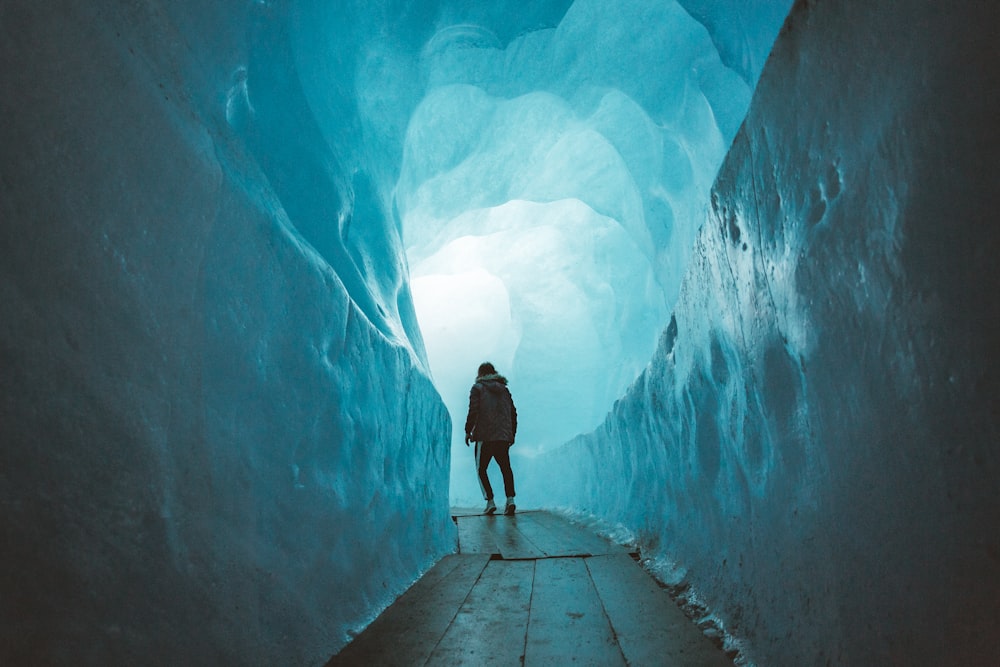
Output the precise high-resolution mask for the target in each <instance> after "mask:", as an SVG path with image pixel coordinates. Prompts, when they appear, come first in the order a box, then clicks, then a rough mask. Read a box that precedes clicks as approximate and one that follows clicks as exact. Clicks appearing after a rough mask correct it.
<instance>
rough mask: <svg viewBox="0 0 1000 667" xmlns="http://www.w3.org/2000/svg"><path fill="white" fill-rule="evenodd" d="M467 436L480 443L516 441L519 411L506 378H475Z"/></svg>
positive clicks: (467, 423)
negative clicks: (515, 406)
mask: <svg viewBox="0 0 1000 667" xmlns="http://www.w3.org/2000/svg"><path fill="white" fill-rule="evenodd" d="M465 433H466V435H468V436H469V440H475V441H477V442H511V443H512V442H514V437H515V436H516V435H517V410H516V409H515V408H514V399H512V398H511V396H510V391H509V390H508V389H507V378H505V377H504V376H502V375H496V374H494V375H484V376H483V377H480V378H476V384H474V385H472V390H471V391H470V392H469V416H468V417H467V418H466V420H465Z"/></svg>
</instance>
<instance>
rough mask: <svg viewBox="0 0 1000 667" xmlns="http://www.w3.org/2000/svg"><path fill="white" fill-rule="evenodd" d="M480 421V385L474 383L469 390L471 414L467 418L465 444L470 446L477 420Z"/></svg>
mask: <svg viewBox="0 0 1000 667" xmlns="http://www.w3.org/2000/svg"><path fill="white" fill-rule="evenodd" d="M477 421H479V385H478V384H474V385H472V389H470V390H469V416H468V417H466V418H465V446H466V447H468V446H469V441H470V440H472V437H473V435H474V434H475V432H476V422H477Z"/></svg>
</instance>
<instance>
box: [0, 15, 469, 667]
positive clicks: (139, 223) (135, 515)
mask: <svg viewBox="0 0 1000 667" xmlns="http://www.w3.org/2000/svg"><path fill="white" fill-rule="evenodd" d="M230 4H232V3H230ZM243 5H245V6H244V7H241V8H240V9H236V8H235V7H232V6H231V7H229V8H228V9H225V10H224V9H222V8H221V6H216V5H212V7H211V8H209V7H208V5H206V4H205V3H167V4H164V5H160V4H158V3H155V2H145V3H111V2H95V3H58V4H51V3H48V4H47V3H3V5H2V8H0V31H2V34H0V38H2V39H0V44H2V46H0V71H2V72H3V77H2V78H0V116H2V118H3V122H2V123H0V146H2V147H3V149H2V155H0V221H2V223H0V255H2V261H0V365H2V368H3V372H2V374H0V397H2V398H0V443H2V446H0V508H2V509H0V530H2V541H3V548H2V550H0V591H2V594H0V621H2V622H0V663H3V664H9V665H15V664H17V665H28V664H69V663H80V664H231V665H238V664H243V665H251V664H273V665H279V664H280V665H293V664H322V663H323V662H324V661H325V660H326V659H327V658H328V657H329V656H330V655H331V654H332V653H333V652H334V651H335V650H336V649H337V648H339V647H340V646H341V645H342V644H343V643H344V642H346V641H347V639H348V637H349V633H350V632H351V631H353V630H356V629H358V628H359V627H361V626H363V625H364V624H365V623H366V622H367V621H368V620H370V619H371V618H372V616H373V615H374V614H375V613H377V612H378V611H379V610H380V609H381V608H382V607H384V606H385V605H387V604H388V603H389V602H391V600H392V599H393V597H394V596H395V595H397V594H398V593H400V592H401V591H402V590H404V589H405V588H406V587H407V586H408V585H409V584H410V583H411V582H412V581H413V580H414V579H415V578H416V577H417V576H418V575H419V574H420V573H421V572H422V571H423V570H424V569H426V568H428V567H429V566H430V565H431V564H432V563H433V562H434V561H435V560H436V559H437V558H439V557H440V556H441V555H442V554H444V553H447V552H448V551H450V550H452V549H453V548H454V532H453V531H454V528H453V525H452V524H451V522H450V521H449V520H448V496H447V480H448V454H449V452H448V440H449V438H450V424H449V421H448V415H447V412H446V410H445V407H444V405H443V403H442V402H441V400H440V398H439V396H438V394H437V392H436V391H435V390H434V388H433V386H432V385H431V383H430V380H429V379H428V377H427V374H426V371H424V370H422V368H421V363H420V356H421V354H422V351H421V346H420V343H419V337H418V336H414V337H412V338H411V337H410V334H411V333H414V332H415V331H416V330H415V328H412V327H410V325H412V324H413V317H412V308H410V307H409V301H408V298H407V297H406V288H405V284H404V282H403V278H402V276H403V275H404V271H405V269H404V259H403V256H402V253H401V252H400V250H399V248H400V247H401V245H400V242H399V237H398V232H397V231H396V227H395V225H393V224H392V223H391V219H389V218H387V217H385V216H380V215H379V213H378V205H377V201H378V193H377V192H374V191H373V189H372V188H370V187H368V185H367V181H366V179H368V180H372V179H371V176H370V175H371V173H372V170H371V169H369V168H368V166H367V163H365V162H364V160H362V159H360V158H356V157H355V156H353V155H351V154H349V153H348V152H347V151H346V149H344V148H343V146H337V147H336V149H334V148H331V146H330V145H329V144H325V143H323V141H322V137H321V133H320V131H319V129H318V127H317V125H318V123H317V122H316V121H315V119H313V118H312V115H311V111H310V110H309V107H308V104H307V103H306V102H305V100H304V98H303V96H302V93H301V90H298V88H297V83H296V82H297V81H298V76H297V70H296V67H295V63H294V58H293V57H292V56H291V55H290V44H289V42H288V41H287V35H286V34H285V26H286V22H285V20H284V17H283V16H282V15H281V14H280V13H278V12H276V11H272V9H271V8H269V7H268V6H267V5H264V4H261V3H254V4H253V5H251V3H243ZM252 26H256V29H258V30H260V35H259V36H258V37H257V38H254V39H250V40H249V41H248V34H247V33H248V30H249V29H250V28H251V27H252ZM279 75H280V76H279ZM227 91H228V95H227ZM344 106H349V104H348V103H345V105H344ZM341 118H342V120H343V122H345V123H349V122H350V118H349V117H347V116H342V117H341ZM373 202H374V203H373ZM331 222H332V223H333V224H329V223H331ZM407 309H409V315H407ZM408 327H410V328H409V331H408Z"/></svg>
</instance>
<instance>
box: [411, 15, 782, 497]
mask: <svg viewBox="0 0 1000 667" xmlns="http://www.w3.org/2000/svg"><path fill="white" fill-rule="evenodd" d="M774 6H777V5H776V4H775V5H774ZM774 6H772V8H771V11H770V12H764V13H763V14H764V17H763V18H761V19H756V21H757V22H754V21H747V22H746V23H745V24H743V25H741V26H738V27H734V25H733V24H732V23H727V24H726V25H725V29H724V30H723V32H724V33H726V34H722V33H720V35H718V36H716V37H715V42H713V35H711V34H710V33H709V32H708V31H707V30H706V29H705V27H704V26H703V25H702V24H701V23H699V22H698V21H696V20H695V19H693V18H692V16H691V15H690V14H689V13H688V12H687V11H685V9H684V8H682V7H681V6H680V5H679V4H677V3H674V2H662V1H661V0H641V1H639V2H630V3H627V4H626V5H624V6H619V5H614V4H609V3H606V2H599V1H595V0H577V2H575V3H573V4H572V5H571V6H570V7H569V8H568V10H567V11H566V13H565V15H564V16H563V17H561V19H560V20H559V21H558V24H557V25H553V26H552V27H550V28H547V29H538V30H533V31H529V32H525V33H524V34H521V35H518V36H516V37H515V38H513V39H511V40H510V41H509V42H508V41H505V40H502V39H501V38H500V37H498V35H497V34H496V33H495V32H494V31H493V30H491V26H489V25H474V24H469V23H462V24H456V25H450V26H443V27H441V28H439V29H438V31H437V32H436V33H435V34H434V35H433V36H432V37H431V38H430V39H429V40H428V41H427V42H426V43H425V44H424V46H423V47H422V50H421V57H420V60H419V63H418V65H419V66H418V68H417V71H419V73H420V75H421V78H422V80H424V81H426V92H425V93H424V94H423V95H422V97H421V98H420V100H419V105H418V106H417V107H416V108H415V110H414V112H413V114H412V116H411V117H410V118H409V122H408V125H407V131H406V140H405V144H404V152H403V163H402V168H401V173H400V176H399V183H398V185H397V188H396V193H395V194H396V206H397V207H398V210H399V214H400V217H401V221H402V225H403V233H404V241H405V245H406V248H407V255H408V258H409V262H410V267H411V270H412V273H413V275H414V277H415V281H414V290H415V292H416V307H417V312H418V316H419V319H420V323H421V328H422V330H423V334H424V337H425V339H426V340H427V344H428V352H429V362H430V365H431V368H432V370H433V373H434V377H435V384H436V386H437V387H438V388H439V390H440V391H441V393H442V396H443V397H444V399H445V402H446V403H447V405H448V407H449V409H450V411H451V414H452V417H453V423H454V424H455V437H454V443H455V444H454V449H453V454H452V456H453V463H452V464H453V475H452V500H453V502H456V503H459V504H466V503H469V502H478V490H477V488H476V484H475V481H474V476H473V475H472V474H470V461H471V459H470V456H469V454H468V452H467V451H466V450H465V448H464V447H462V446H461V425H462V423H464V416H465V410H466V407H467V405H466V402H467V399H468V391H469V385H470V384H471V382H472V380H473V379H474V375H475V368H476V366H477V365H478V363H479V362H480V361H483V360H486V359H489V360H491V361H493V362H494V363H495V364H496V365H497V366H498V368H499V369H500V370H501V372H503V373H504V374H506V375H507V377H508V378H509V379H510V381H511V390H512V392H513V394H514V398H515V401H516V402H517V403H518V404H519V405H522V406H524V409H523V410H521V412H520V414H521V415H522V420H521V423H520V431H519V432H520V437H519V444H518V446H517V448H516V449H515V450H514V451H515V453H517V454H521V455H525V454H527V455H531V454H533V453H535V452H538V451H544V450H545V449H547V448H551V447H552V446H555V445H558V444H559V443H562V442H564V441H565V440H566V439H568V438H569V437H572V436H573V435H575V434H577V433H579V432H582V431H586V430H589V429H591V428H593V427H594V426H596V425H597V424H598V423H599V422H600V421H601V420H602V419H603V418H604V415H605V414H606V412H607V409H608V406H609V405H610V404H611V403H612V401H613V400H614V399H615V398H616V397H618V396H619V395H621V393H622V392H623V391H624V389H625V388H626V387H627V386H628V384H629V383H630V382H631V381H632V380H633V379H634V378H635V377H636V375H637V374H638V373H639V372H640V371H641V370H642V368H643V367H644V366H645V364H646V363H647V361H648V359H649V356H650V355H651V354H652V351H653V349H654V348H655V343H656V339H657V336H658V335H659V332H660V330H661V329H662V327H663V322H664V321H665V320H666V313H667V312H668V309H669V308H670V307H671V306H672V305H673V303H674V300H675V299H676V296H677V291H678V288H679V285H680V281H681V278H682V276H683V274H684V271H685V269H686V266H687V258H688V256H689V253H690V249H691V244H692V242H693V239H694V235H695V233H696V231H697V228H698V226H699V225H700V224H701V221H702V219H703V217H704V211H705V207H706V205H707V201H708V191H709V187H710V185H711V182H712V179H713V178H714V176H715V173H716V170H717V169H718V166H719V164H720V163H721V161H722V157H723V155H724V153H725V150H726V147H727V146H728V144H729V141H730V140H731V139H732V137H733V136H734V134H735V131H736V128H737V126H738V124H739V122H740V120H741V119H742V117H743V114H744V113H745V109H746V105H747V104H748V101H749V96H750V89H751V85H752V83H753V82H755V79H756V72H757V71H759V66H760V63H761V62H762V61H763V55H764V54H766V52H767V49H768V48H769V46H770V43H769V42H767V43H766V44H765V43H764V41H763V40H764V38H763V37H762V35H770V36H771V37H773V34H774V32H775V31H776V30H777V26H778V25H779V24H780V20H781V16H778V15H776V13H775V11H774ZM701 10H702V12H701V13H702V14H704V15H705V16H706V17H707V16H708V15H709V14H711V15H712V16H713V17H715V18H716V19H717V18H718V16H717V15H716V14H715V12H718V11H720V10H718V8H713V9H709V8H704V7H702V8H701ZM738 13H739V12H734V14H733V15H734V16H736V15H737V14H738ZM707 22H708V21H706V23H707ZM726 31H728V32H726ZM749 33H753V36H752V37H751V36H749V35H748V34H749ZM734 35H735V36H734ZM730 42H732V43H730ZM719 44H722V45H723V47H725V49H727V51H726V53H727V57H729V58H730V59H731V60H732V59H735V60H740V59H741V58H742V60H741V61H740V62H741V63H742V65H741V67H742V68H743V69H742V71H743V72H745V78H743V77H741V76H740V74H739V73H738V72H737V71H736V70H734V69H731V68H730V67H727V66H726V64H724V63H723V62H722V60H721V59H720V54H719V48H720V47H719V46H718V45H719ZM736 51H739V52H740V53H741V54H742V55H734V53H736ZM751 52H752V54H751ZM751 55H752V57H751ZM755 67H756V68H757V69H756V70H755V69H754V68H755ZM477 272H478V273H477ZM478 286H482V288H483V290H484V292H483V293H480V292H479V290H478V289H476V288H477V287H478ZM487 309H495V313H493V314H492V315H489V316H488V317H487V318H486V319H484V310H487ZM486 322H489V325H488V326H485V323H486ZM476 343H478V344H476ZM529 502H530V501H529Z"/></svg>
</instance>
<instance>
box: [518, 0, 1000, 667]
mask: <svg viewBox="0 0 1000 667" xmlns="http://www.w3.org/2000/svg"><path fill="white" fill-rule="evenodd" d="M998 25H1000V15H998V9H997V7H996V6H995V5H989V4H983V3H980V4H975V5H963V6H962V8H961V9H959V8H957V7H956V8H955V9H954V11H952V10H949V11H942V10H941V9H940V7H939V6H938V5H937V3H931V2H917V1H913V2H905V3H902V4H900V3H889V2H885V3H874V4H873V3H870V2H860V1H859V2H848V3H800V4H799V5H797V7H796V9H795V10H794V11H793V13H792V15H791V16H790V17H789V21H788V23H787V24H786V27H785V29H784V31H783V33H782V35H781V37H780V38H779V40H778V42H777V44H776V45H775V49H774V51H773V53H772V55H771V59H770V60H769V61H768V66H767V67H766V68H765V71H764V73H763V75H762V77H761V80H760V84H759V86H758V88H757V90H756V92H755V97H754V101H753V103H752V106H751V111H750V113H749V116H748V118H747V121H746V123H745V125H744V126H743V128H742V130H741V132H740V133H739V135H738V136H737V138H736V140H735V142H734V144H733V146H732V149H731V150H730V152H729V154H728V156H727V158H726V161H725V163H724V165H723V167H722V169H721V171H720V174H719V177H718V180H717V181H716V184H715V186H714V189H713V192H712V199H711V202H712V204H711V211H710V214H709V215H708V216H707V219H706V224H705V225H704V227H703V228H702V231H701V233H700V235H699V237H698V240H697V243H696V245H695V253H694V257H693V259H692V261H691V265H690V270H689V272H688V274H687V277H686V278H685V281H684V284H683V287H682V289H681V294H680V297H679V299H678V302H677V307H676V310H675V313H674V315H673V317H672V318H671V321H670V324H669V326H668V327H667V328H666V330H665V331H664V334H663V336H662V338H661V340H660V344H659V347H658V349H657V352H656V354H655V356H654V358H653V360H652V363H651V365H650V367H649V368H648V369H647V370H646V371H645V372H644V373H643V375H642V376H641V377H640V378H639V379H638V380H637V382H636V383H635V384H634V385H633V386H632V387H631V388H630V390H629V392H628V393H627V394H626V395H625V396H624V397H623V398H622V399H621V400H620V401H618V402H617V403H616V404H615V407H614V410H613V412H612V414H611V415H610V416H609V418H608V420H607V421H606V422H605V423H604V424H603V425H602V426H601V427H599V428H598V429H597V430H596V431H595V432H594V433H592V434H589V435H587V436H583V437H580V438H577V439H576V440H574V441H572V442H571V443H569V444H567V445H566V446H565V447H564V448H561V449H559V450H556V451H554V452H552V453H551V454H549V455H545V456H543V457H540V458H539V459H538V460H537V461H536V465H535V466H534V467H532V468H529V469H528V470H530V471H531V473H533V474H534V475H535V477H536V481H533V482H532V481H529V480H528V479H527V476H528V471H524V472H522V479H523V480H524V482H523V485H528V484H535V485H537V487H538V488H545V489H548V490H550V491H551V493H552V496H551V497H552V502H553V503H554V504H559V505H570V506H574V507H576V508H577V509H578V510H579V511H583V512H592V513H595V514H598V515H600V516H603V517H605V518H606V519H607V520H609V521H612V522H620V523H623V524H624V525H626V526H628V527H629V528H631V529H632V530H634V531H635V533H636V534H637V535H638V537H639V540H640V542H642V544H643V545H644V548H645V551H646V553H647V555H652V556H653V557H654V558H659V559H665V560H664V562H671V563H674V564H676V565H677V567H679V568H681V569H680V570H677V571H678V572H683V576H684V577H686V578H687V581H688V582H689V583H690V584H691V586H692V587H693V589H694V590H695V591H696V592H697V595H698V596H699V597H700V599H701V600H702V601H703V602H705V603H707V604H708V605H709V606H710V607H711V608H712V609H713V610H715V612H716V613H717V614H718V615H719V617H720V618H721V619H722V621H723V622H724V624H725V625H726V627H727V628H728V629H729V631H731V632H734V633H735V634H736V635H738V636H740V637H743V638H744V639H745V640H746V642H745V643H744V644H743V646H742V648H743V651H744V653H745V656H744V657H745V658H747V659H749V660H751V661H753V662H756V663H757V664H795V665H824V664H838V665H861V664H865V665H875V664H941V665H944V664H947V665H973V664H974V665H986V664H992V663H993V662H995V657H996V647H995V640H994V638H995V637H996V636H997V633H998V632H1000V608H998V603H997V600H1000V561H998V558H997V554H998V553H1000V542H998V537H997V536H998V533H997V531H996V530H995V529H994V527H995V526H997V525H1000V504H998V502H997V480H998V479H1000V463H998V458H997V447H996V445H997V442H998V441H1000V424H998V421H997V415H998V413H997V405H998V398H997V397H998V395H1000V378H998V374H997V367H998V361H1000V359H998V350H1000V348H998V347H997V341H998V340H1000V301H998V299H997V294H998V293H1000V271H998V269H997V262H996V258H997V256H998V253H1000V234H998V232H997V227H996V225H995V224H994V220H995V217H996V211H997V210H998V207H1000V201H998V195H1000V191H998V189H997V184H996V160H997V157H996V156H997V155H998V152H1000V136H998V126H997V124H996V119H997V118H998V117H1000V106H998V97H997V92H996V91H998V90H1000V62H998V60H997V59H996V57H995V54H996V46H995V37H996V26H998ZM903 34H905V35H906V38H905V39H893V38H888V36H890V35H903ZM876 45H877V46H876ZM845 54H850V57H846V56H845ZM567 461H574V462H580V463H581V465H579V466H577V465H570V466H567V465H566V462H567ZM554 471H558V473H557V474H554Z"/></svg>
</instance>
